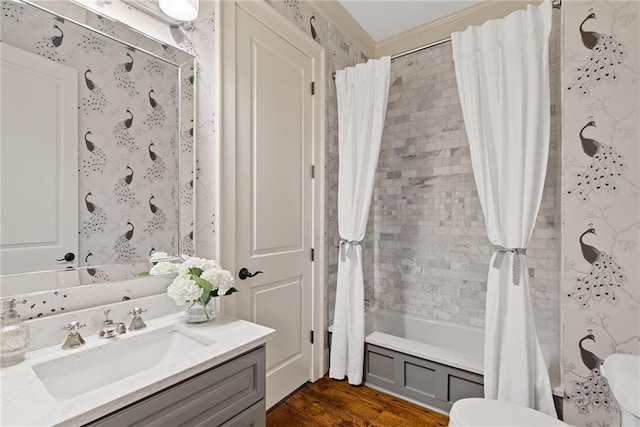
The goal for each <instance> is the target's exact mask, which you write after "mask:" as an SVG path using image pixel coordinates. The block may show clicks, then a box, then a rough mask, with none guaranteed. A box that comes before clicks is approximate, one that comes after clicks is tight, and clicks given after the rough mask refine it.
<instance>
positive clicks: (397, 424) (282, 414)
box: [267, 377, 449, 427]
mask: <svg viewBox="0 0 640 427" xmlns="http://www.w3.org/2000/svg"><path fill="white" fill-rule="evenodd" d="M448 422H449V418H448V417H446V416H445V415H441V414H438V413H436V412H431V411H428V410H426V409H423V408H421V407H419V406H416V405H413V404H411V403H408V402H405V401H404V400H401V399H398V398H396V397H393V396H389V395H388V394H384V393H381V392H378V391H375V390H373V389H370V388H368V387H365V386H359V387H354V386H351V385H349V383H348V382H347V381H335V380H332V379H329V378H328V377H324V378H322V379H320V380H318V381H316V382H315V383H313V384H308V385H306V386H304V387H302V388H301V389H300V390H298V391H296V392H295V393H293V394H292V395H291V396H289V397H287V398H286V399H285V400H283V401H282V402H280V403H278V404H277V405H276V406H274V407H273V408H271V410H270V411H269V412H268V413H267V427H285V426H286V427H294V426H296V427H297V426H344V427H347V426H371V427H403V426H406V427H416V426H438V427H446V426H447V424H448Z"/></svg>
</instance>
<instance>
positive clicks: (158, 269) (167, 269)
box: [149, 261, 179, 276]
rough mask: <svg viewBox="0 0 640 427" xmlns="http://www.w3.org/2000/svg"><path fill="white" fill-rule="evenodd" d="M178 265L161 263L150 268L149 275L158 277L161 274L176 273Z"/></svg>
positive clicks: (167, 262) (166, 262)
mask: <svg viewBox="0 0 640 427" xmlns="http://www.w3.org/2000/svg"><path fill="white" fill-rule="evenodd" d="M178 265H179V264H174V263H173V262H169V261H162V262H159V263H157V264H156V265H154V266H153V267H151V270H149V274H150V275H151V276H159V275H162V274H169V273H175V272H176V271H178Z"/></svg>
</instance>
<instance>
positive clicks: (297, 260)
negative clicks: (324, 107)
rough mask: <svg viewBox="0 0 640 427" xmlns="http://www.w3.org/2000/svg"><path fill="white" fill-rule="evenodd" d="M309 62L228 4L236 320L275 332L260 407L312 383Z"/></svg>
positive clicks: (295, 49) (304, 56)
mask: <svg viewBox="0 0 640 427" xmlns="http://www.w3.org/2000/svg"><path fill="white" fill-rule="evenodd" d="M313 65H314V63H313V59H312V58H311V57H310V56H308V55H306V54H304V53H303V52H301V51H300V50H298V49H297V48H296V47H294V46H293V45H292V44H291V43H289V42H288V41H286V40H284V39H283V38H282V37H280V36H279V35H278V34H276V33H275V32H273V31H272V30H270V29H269V28H267V27H266V26H265V25H263V24H262V23H261V22H259V21H258V20H256V19H255V18H253V17H252V16H250V15H249V14H248V13H247V12H245V11H244V10H243V9H242V8H240V7H236V70H235V71H236V73H235V75H236V118H237V119H236V120H237V122H236V153H237V160H236V266H237V268H238V270H239V269H240V268H242V267H246V268H248V269H249V270H250V271H252V272H255V271H257V270H260V271H262V272H263V274H260V275H257V276H255V277H252V278H248V279H246V280H244V281H241V280H238V281H237V285H238V289H239V290H240V292H239V293H238V294H237V314H238V316H239V317H241V318H244V319H247V320H250V321H253V322H256V323H259V324H262V325H265V326H269V327H271V328H274V329H276V331H277V336H276V338H275V339H274V340H273V341H271V342H269V343H267V397H266V399H267V407H270V406H272V405H273V404H274V403H277V402H278V401H279V400H281V399H282V398H283V397H285V396H286V395H288V394H289V393H291V392H292V391H293V390H295V389H296V388H298V387H299V386H300V385H302V384H304V383H305V382H306V381H308V380H309V379H310V377H311V362H312V358H311V351H312V345H311V343H310V340H309V333H310V331H311V323H312V322H311V320H312V315H313V310H312V267H313V264H312V262H311V257H310V251H311V244H312V238H313V222H312V203H313V193H312V190H313V188H312V179H311V174H310V171H311V162H312V152H313V134H312V132H313V128H312V124H313V104H312V96H311V91H310V88H311V81H312V77H313V75H312V74H313Z"/></svg>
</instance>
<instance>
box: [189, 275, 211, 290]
mask: <svg viewBox="0 0 640 427" xmlns="http://www.w3.org/2000/svg"><path fill="white" fill-rule="evenodd" d="M192 277H193V280H194V282H196V285H198V286H200V287H201V288H202V289H203V290H204V291H205V292H206V293H209V292H211V291H212V290H213V285H212V284H211V283H209V282H207V281H206V280H204V279H203V278H202V277H199V276H192Z"/></svg>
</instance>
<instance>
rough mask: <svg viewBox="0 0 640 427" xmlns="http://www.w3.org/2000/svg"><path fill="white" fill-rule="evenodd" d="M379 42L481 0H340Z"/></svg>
mask: <svg viewBox="0 0 640 427" xmlns="http://www.w3.org/2000/svg"><path fill="white" fill-rule="evenodd" d="M338 1H339V2H340V3H341V4H342V6H344V8H345V9H347V12H349V13H350V14H351V16H353V18H354V19H355V20H356V21H358V23H359V24H360V25H361V26H362V28H364V29H365V30H366V31H367V32H368V33H369V35H370V36H371V37H372V38H373V39H374V40H375V41H376V42H378V41H380V40H384V39H386V38H387V37H391V36H394V35H396V34H399V33H402V32H404V31H407V30H410V29H412V28H414V27H417V26H419V25H422V24H424V23H426V22H429V21H434V20H436V19H438V18H442V17H443V16H446V15H449V14H451V13H453V12H457V11H458V10H460V9H464V8H465V7H468V6H471V5H472V4H474V3H478V0H475V1H474V0H464V1H458V0H412V1H411V0H409V1H407V0H338Z"/></svg>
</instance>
